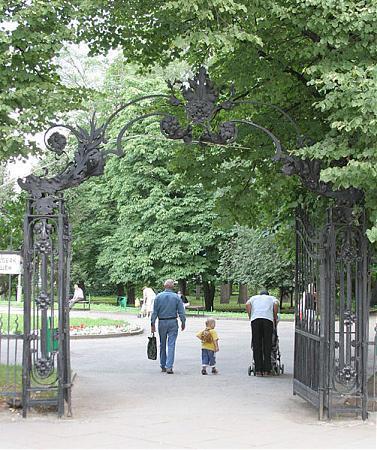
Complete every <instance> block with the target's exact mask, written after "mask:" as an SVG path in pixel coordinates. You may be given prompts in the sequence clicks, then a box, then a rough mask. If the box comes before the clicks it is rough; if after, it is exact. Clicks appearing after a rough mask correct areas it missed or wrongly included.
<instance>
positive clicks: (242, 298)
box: [238, 283, 248, 304]
mask: <svg viewBox="0 0 377 450" xmlns="http://www.w3.org/2000/svg"><path fill="white" fill-rule="evenodd" d="M247 300H248V292H247V284H243V283H240V284H239V291H238V303H239V304H245V303H246V302H247Z"/></svg>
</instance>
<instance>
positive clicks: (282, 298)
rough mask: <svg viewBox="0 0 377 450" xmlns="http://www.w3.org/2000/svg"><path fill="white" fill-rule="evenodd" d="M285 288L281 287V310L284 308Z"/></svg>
mask: <svg viewBox="0 0 377 450" xmlns="http://www.w3.org/2000/svg"><path fill="white" fill-rule="evenodd" d="M284 295H285V292H284V288H280V311H281V310H282V309H283V300H284Z"/></svg>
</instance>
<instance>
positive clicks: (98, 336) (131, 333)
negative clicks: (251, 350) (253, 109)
mask: <svg viewBox="0 0 377 450" xmlns="http://www.w3.org/2000/svg"><path fill="white" fill-rule="evenodd" d="M143 333H144V328H139V329H138V330H135V331H126V332H124V333H108V334H81V335H80V334H79V335H76V336H73V335H71V336H70V338H71V339H72V340H73V339H105V338H119V337H126V336H137V335H138V334H143Z"/></svg>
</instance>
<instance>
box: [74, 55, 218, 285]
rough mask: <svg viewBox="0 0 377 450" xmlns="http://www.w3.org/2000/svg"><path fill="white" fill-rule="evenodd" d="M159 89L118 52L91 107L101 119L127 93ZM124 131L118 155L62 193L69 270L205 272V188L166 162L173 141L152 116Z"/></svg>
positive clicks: (130, 280)
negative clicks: (98, 173)
mask: <svg viewBox="0 0 377 450" xmlns="http://www.w3.org/2000/svg"><path fill="white" fill-rule="evenodd" d="M163 89H164V80H163V79H162V78H161V77H160V76H158V74H156V73H154V74H153V75H151V76H149V77H143V78H141V77H140V76H139V75H137V74H136V73H135V69H134V68H132V67H130V66H127V65H126V64H125V63H124V61H123V60H122V59H119V60H118V61H117V62H116V63H114V64H113V65H112V66H111V67H110V69H109V71H108V74H107V78H106V82H105V87H104V92H103V94H102V95H98V96H97V98H96V101H95V102H96V109H97V111H98V112H99V115H100V116H102V118H105V117H107V116H109V115H110V113H111V112H113V111H114V109H115V108H116V106H117V105H119V104H123V103H126V102H127V101H128V100H130V99H131V98H134V97H139V96H142V95H145V94H150V93H151V92H161V91H163ZM148 109H151V105H148V102H147V104H146V105H144V106H142V107H140V106H138V107H134V108H132V109H131V110H125V111H124V112H122V113H121V114H120V115H119V117H117V118H116V120H114V123H113V124H112V126H111V128H110V130H109V131H110V133H109V134H110V140H109V144H108V145H109V146H110V147H112V146H113V145H114V140H115V138H116V136H117V134H118V133H119V131H120V129H121V128H122V126H123V125H124V124H125V123H126V122H127V121H128V120H130V119H132V118H133V117H135V115H136V114H141V113H142V112H145V111H146V110H148ZM130 135H131V136H133V138H132V139H129V140H127V136H126V137H125V139H124V143H123V144H124V146H123V148H124V152H125V155H124V156H123V157H122V158H120V159H119V158H116V157H114V158H111V159H110V160H109V161H108V162H107V165H106V171H105V174H104V175H103V176H102V177H100V178H96V179H92V180H90V181H88V182H86V183H84V184H83V185H82V186H80V187H79V188H77V189H76V190H75V192H76V193H75V194H70V198H69V201H68V206H69V209H70V211H71V215H72V221H73V236H74V241H73V250H74V258H73V260H74V276H75V277H76V278H77V279H86V280H88V281H89V282H90V284H93V285H94V284H97V285H98V283H100V284H101V282H102V284H108V283H109V282H111V283H113V284H119V283H123V284H125V285H130V284H134V285H140V284H144V283H153V284H156V283H159V282H161V281H162V280H163V279H164V278H167V277H173V278H176V279H190V278H194V277H201V278H202V279H203V280H209V279H212V278H213V277H214V275H215V273H216V268H217V257H218V251H217V242H218V240H219V236H220V235H221V232H220V231H218V230H217V229H216V228H215V225H214V223H215V221H216V219H217V215H216V213H215V212H214V211H213V209H214V201H213V199H212V194H208V193H207V192H206V191H205V190H204V188H203V186H202V185H201V184H199V183H197V184H195V183H191V184H189V185H188V186H186V185H185V184H184V183H183V179H182V175H181V174H180V173H179V172H176V171H175V170H174V167H175V165H174V164H173V162H174V159H175V154H176V151H177V145H180V144H176V143H173V142H171V141H168V140H166V139H165V138H164V137H163V136H161V132H160V130H159V126H158V123H157V124H156V121H155V120H154V121H153V120H146V121H144V122H143V123H140V124H136V125H135V126H134V127H133V128H132V130H131V132H130Z"/></svg>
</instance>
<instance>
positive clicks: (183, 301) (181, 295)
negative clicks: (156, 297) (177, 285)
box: [177, 291, 190, 309]
mask: <svg viewBox="0 0 377 450" xmlns="http://www.w3.org/2000/svg"><path fill="white" fill-rule="evenodd" d="M177 294H178V297H180V299H181V300H182V303H183V306H184V307H185V309H186V307H187V306H190V302H189V301H188V299H187V297H186V296H185V295H183V294H182V291H178V292H177Z"/></svg>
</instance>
